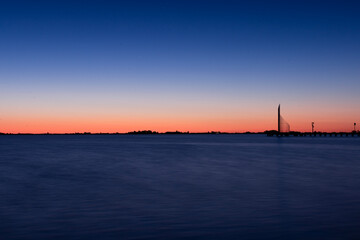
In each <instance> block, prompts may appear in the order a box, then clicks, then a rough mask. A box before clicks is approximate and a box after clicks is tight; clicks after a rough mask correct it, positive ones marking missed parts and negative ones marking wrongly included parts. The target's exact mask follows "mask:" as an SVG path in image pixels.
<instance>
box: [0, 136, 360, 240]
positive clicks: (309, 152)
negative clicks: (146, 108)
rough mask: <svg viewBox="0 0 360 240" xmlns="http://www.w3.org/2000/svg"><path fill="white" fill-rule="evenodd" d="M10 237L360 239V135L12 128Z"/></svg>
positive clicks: (7, 182)
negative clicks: (15, 132) (45, 132)
mask: <svg viewBox="0 0 360 240" xmlns="http://www.w3.org/2000/svg"><path fill="white" fill-rule="evenodd" d="M0 170H1V175H0V239H2V240H3V239H36V240H40V239H97V240H98V239H360V138H359V137H298V138H296V137H287V138H286V137H285V138H277V137H266V136H263V135H170V136H167V135H157V136H150V135H149V136H145V135H142V136H128V135H103V136H101V135H80V136H76V135H69V136H65V135H59V136H56V135H54V136H51V135H50V136H40V135H38V136H35V135H33V136H31V135H30V136H21V135H19V136H8V135H6V136H0Z"/></svg>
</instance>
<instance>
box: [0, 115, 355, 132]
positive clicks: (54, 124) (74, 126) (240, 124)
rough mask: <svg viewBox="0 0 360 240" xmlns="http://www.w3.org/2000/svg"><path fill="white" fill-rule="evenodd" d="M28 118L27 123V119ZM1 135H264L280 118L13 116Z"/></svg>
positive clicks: (322, 122)
mask: <svg viewBox="0 0 360 240" xmlns="http://www.w3.org/2000/svg"><path fill="white" fill-rule="evenodd" d="M284 115H285V116H284V117H285V119H286V120H287V121H288V122H289V123H290V126H291V131H311V120H308V118H305V117H303V118H300V117H299V116H293V115H290V114H288V116H289V117H287V114H284ZM24 119H25V120H24ZM313 121H315V130H316V131H328V132H332V131H352V130H353V123H354V121H349V120H347V119H343V118H337V119H336V118H333V119H332V121H326V119H325V118H319V117H317V118H315V120H313ZM0 122H1V128H0V132H3V133H47V132H49V133H75V132H80V133H81V132H92V133H100V132H102V133H115V132H119V133H126V132H130V131H139V130H152V131H158V132H166V131H182V132H186V131H189V132H208V131H221V132H246V131H250V132H262V131H265V130H276V129H277V119H276V117H274V116H271V117H269V116H266V117H265V116H260V115H254V116H252V117H248V116H243V117H239V116H236V117H234V118H231V117H229V116H224V117H222V116H219V117H214V116H212V117H209V116H204V117H199V116H197V117H174V116H172V117H163V116H162V117H147V118H145V117H141V116H136V117H135V116H132V117H126V118H124V117H122V118H120V117H107V118H100V117H77V118H56V117H42V118H40V117H32V118H20V117H19V116H17V117H11V118H3V119H1V120H0Z"/></svg>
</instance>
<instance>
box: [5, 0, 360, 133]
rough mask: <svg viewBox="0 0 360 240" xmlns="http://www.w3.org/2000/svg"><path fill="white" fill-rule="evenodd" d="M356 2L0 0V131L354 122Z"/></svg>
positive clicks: (359, 73)
mask: <svg viewBox="0 0 360 240" xmlns="http://www.w3.org/2000/svg"><path fill="white" fill-rule="evenodd" d="M359 9H360V2H358V3H356V1H194V0H192V1H190V0H182V1H170V0H169V1H151V0H147V1H136V0H133V1H130V0H129V1H117V2H115V1H74V0H73V1H16V0H14V1H7V3H4V1H2V2H1V3H0V89H1V95H0V132H11V133H17V132H32V133H42V132H57V133H64V132H84V131H91V132H127V131H133V130H144V129H151V130H156V131H161V132H162V131H174V130H180V131H192V132H201V131H230V132H243V131H263V130H270V129H276V128H277V124H276V121H277V105H278V104H279V103H281V106H282V115H283V116H284V118H285V119H286V120H287V121H288V122H289V123H290V125H291V130H300V131H310V130H311V122H312V121H315V128H316V130H318V131H350V130H352V128H353V123H354V122H358V125H360V111H359V110H360V93H359V90H360V14H359Z"/></svg>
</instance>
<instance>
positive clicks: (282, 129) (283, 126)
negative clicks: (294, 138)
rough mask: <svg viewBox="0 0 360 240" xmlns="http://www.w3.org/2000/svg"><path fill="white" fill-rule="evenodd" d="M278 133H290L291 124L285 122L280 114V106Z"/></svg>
mask: <svg viewBox="0 0 360 240" xmlns="http://www.w3.org/2000/svg"><path fill="white" fill-rule="evenodd" d="M278 132H279V133H287V132H290V124H289V123H287V122H286V121H285V119H284V118H283V117H282V116H281V112H280V104H279V106H278Z"/></svg>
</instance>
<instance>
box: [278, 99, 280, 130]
mask: <svg viewBox="0 0 360 240" xmlns="http://www.w3.org/2000/svg"><path fill="white" fill-rule="evenodd" d="M278 132H280V104H279V106H278Z"/></svg>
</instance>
